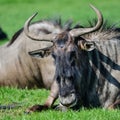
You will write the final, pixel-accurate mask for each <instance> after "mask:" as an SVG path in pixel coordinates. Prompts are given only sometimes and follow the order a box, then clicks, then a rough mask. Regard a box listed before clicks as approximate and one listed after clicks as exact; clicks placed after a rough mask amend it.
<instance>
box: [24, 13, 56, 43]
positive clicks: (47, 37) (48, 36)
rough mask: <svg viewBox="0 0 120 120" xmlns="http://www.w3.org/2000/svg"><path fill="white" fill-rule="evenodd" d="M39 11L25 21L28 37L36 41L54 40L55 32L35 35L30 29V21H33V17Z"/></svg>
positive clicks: (25, 30)
mask: <svg viewBox="0 0 120 120" xmlns="http://www.w3.org/2000/svg"><path fill="white" fill-rule="evenodd" d="M37 14H38V13H35V14H33V15H32V16H31V17H29V18H28V20H27V21H26V22H25V24H24V32H25V34H26V35H27V37H29V38H30V39H32V40H36V41H48V42H53V39H54V37H55V36H54V35H53V34H46V35H42V34H40V35H37V36H36V35H34V34H33V33H31V32H30V31H29V25H30V22H31V21H32V19H33V18H34V17H35V16H36V15H37Z"/></svg>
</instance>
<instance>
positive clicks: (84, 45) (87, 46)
mask: <svg viewBox="0 0 120 120" xmlns="http://www.w3.org/2000/svg"><path fill="white" fill-rule="evenodd" d="M78 45H79V46H80V49H82V50H86V51H92V50H94V49H95V43H94V42H91V41H79V42H78Z"/></svg>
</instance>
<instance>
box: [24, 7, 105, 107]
mask: <svg viewBox="0 0 120 120" xmlns="http://www.w3.org/2000/svg"><path fill="white" fill-rule="evenodd" d="M91 7H92V8H93V10H94V11H95V12H96V14H97V16H98V22H97V24H96V25H95V26H94V27H92V28H75V29H72V30H63V31H61V33H59V34H47V35H43V36H42V35H40V36H34V35H31V33H30V32H29V29H28V28H29V24H30V21H31V20H32V19H33V17H34V16H35V15H33V16H32V17H30V18H29V19H28V21H27V22H26V23H25V26H24V30H25V33H26V35H27V36H28V37H29V38H31V39H33V40H40V41H48V42H51V43H52V45H51V46H50V47H47V48H43V49H39V50H36V51H32V52H29V54H30V55H32V56H37V57H44V56H47V55H49V54H51V55H52V56H53V58H54V60H55V65H56V73H55V79H56V80H57V82H58V85H59V99H60V103H61V104H62V105H64V106H67V107H72V106H74V105H76V103H77V102H78V99H80V98H79V93H78V91H79V90H78V89H79V87H80V86H79V83H80V79H81V76H82V75H81V71H80V70H79V67H80V63H79V62H80V59H82V58H81V56H80V52H81V50H86V51H91V50H92V49H94V43H92V42H90V41H89V42H88V41H86V40H84V39H83V38H82V37H81V36H82V35H84V34H87V33H90V32H93V31H96V30H97V29H99V28H100V27H101V25H102V22H103V19H102V15H101V13H100V11H99V10H98V9H96V8H95V7H94V6H92V5H91Z"/></svg>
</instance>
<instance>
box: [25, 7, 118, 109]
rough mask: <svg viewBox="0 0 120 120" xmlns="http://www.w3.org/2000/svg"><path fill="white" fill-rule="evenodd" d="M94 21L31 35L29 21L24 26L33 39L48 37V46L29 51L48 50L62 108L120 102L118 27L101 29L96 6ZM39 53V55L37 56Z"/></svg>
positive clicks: (33, 52)
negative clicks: (92, 24)
mask: <svg viewBox="0 0 120 120" xmlns="http://www.w3.org/2000/svg"><path fill="white" fill-rule="evenodd" d="M91 7H92V8H93V10H94V11H95V12H96V13H97V16H98V21H97V24H96V25H95V26H93V27H91V28H81V27H79V28H75V29H71V30H64V31H62V32H61V33H59V34H48V35H43V36H41V35H39V36H36V35H34V34H33V35H31V33H30V32H29V24H30V21H31V20H32V19H33V17H34V16H32V17H30V18H29V19H28V21H27V22H26V24H25V26H24V29H25V33H26V34H27V36H28V37H29V38H31V39H33V40H39V41H41V40H48V41H51V42H52V43H53V45H51V46H50V47H49V48H44V49H39V50H35V51H31V52H29V54H30V55H32V56H34V57H36V56H37V57H44V56H45V55H47V54H51V55H52V56H53V58H54V62H55V66H56V70H55V79H56V81H57V83H58V86H59V101H60V106H62V107H63V108H67V107H68V108H76V107H78V106H79V107H80V106H81V105H83V106H86V107H103V108H115V107H117V106H119V104H120V76H119V75H120V54H119V52H120V31H119V29H116V28H114V27H112V28H109V29H104V27H103V17H102V14H101V13H100V11H99V10H98V9H96V8H95V7H93V6H91ZM41 55H42V56H41Z"/></svg>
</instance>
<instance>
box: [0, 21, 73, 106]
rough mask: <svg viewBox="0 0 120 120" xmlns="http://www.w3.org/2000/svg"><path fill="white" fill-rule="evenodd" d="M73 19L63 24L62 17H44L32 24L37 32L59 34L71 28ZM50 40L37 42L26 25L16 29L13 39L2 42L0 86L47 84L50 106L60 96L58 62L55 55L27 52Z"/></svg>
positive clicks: (30, 86)
mask: <svg viewBox="0 0 120 120" xmlns="http://www.w3.org/2000/svg"><path fill="white" fill-rule="evenodd" d="M70 24H71V22H67V23H65V27H64V28H63V27H62V23H61V20H60V19H58V20H42V21H38V22H35V23H33V24H31V25H30V27H29V30H30V32H32V33H34V34H35V35H36V36H39V35H40V34H41V35H45V34H48V33H54V34H58V33H60V32H61V31H62V30H63V29H69V26H70ZM50 45H51V42H44V41H43V42H36V41H32V40H31V39H30V38H28V37H27V36H26V35H25V33H24V30H23V28H22V29H20V30H19V31H17V32H16V33H15V34H14V36H13V37H12V39H11V40H10V41H9V42H7V43H6V44H4V45H2V46H0V51H1V52H0V86H1V87H2V86H10V87H17V88H26V87H27V88H36V87H37V88H46V89H50V90H51V92H50V96H49V97H48V100H47V101H46V103H45V105H47V106H51V105H52V103H53V102H54V100H55V98H56V97H57V93H58V86H57V84H56V81H54V74H55V66H54V63H53V58H52V57H51V56H48V57H46V58H43V59H36V58H33V57H31V56H30V55H29V54H28V52H29V51H33V50H35V49H37V48H43V47H47V46H50Z"/></svg>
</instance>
